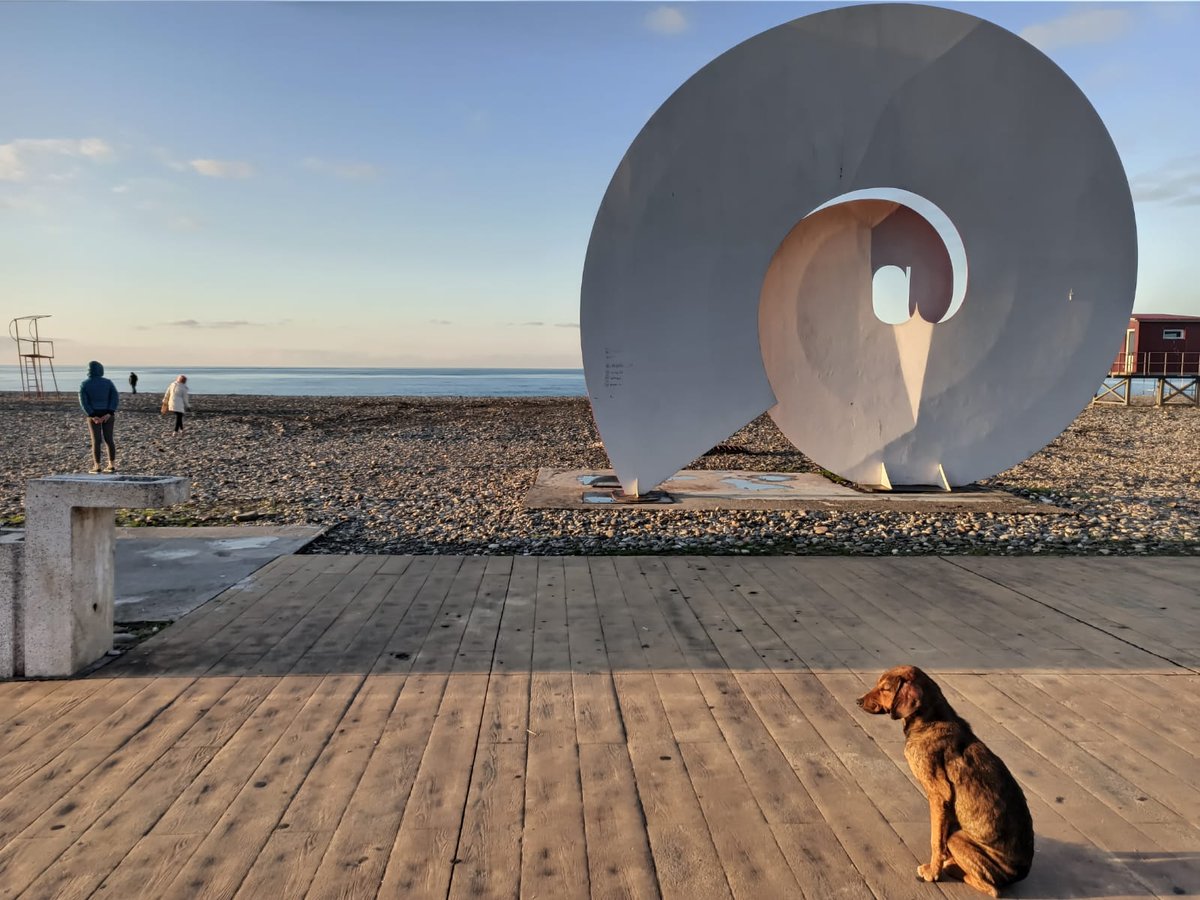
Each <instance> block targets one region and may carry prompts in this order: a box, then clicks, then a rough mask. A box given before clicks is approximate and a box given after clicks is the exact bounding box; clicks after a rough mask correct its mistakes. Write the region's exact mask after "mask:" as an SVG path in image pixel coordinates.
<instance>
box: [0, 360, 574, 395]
mask: <svg viewBox="0 0 1200 900" xmlns="http://www.w3.org/2000/svg"><path fill="white" fill-rule="evenodd" d="M104 370H105V371H104V374H105V375H106V376H108V377H109V378H111V379H112V380H113V383H114V384H116V386H117V389H118V390H119V391H121V393H126V392H128V391H129V373H130V372H137V375H138V392H139V393H141V392H146V393H162V392H163V391H165V390H166V389H167V385H168V384H170V383H171V382H172V381H174V380H175V376H177V375H179V374H180V373H181V372H182V374H184V375H187V377H188V387H190V388H191V389H192V393H193V394H266V395H275V396H285V397H288V396H290V397H298V396H314V397H582V396H585V395H586V394H587V390H586V388H585V386H584V381H583V369H358V368H345V369H334V368H282V369H277V368H265V367H240V366H195V367H191V368H187V369H167V368H162V367H160V366H137V365H134V366H109V365H106V366H105V367H104ZM55 373H56V376H57V380H58V389H59V390H60V391H67V392H71V393H74V392H75V391H76V390H78V388H79V382H80V381H81V380H82V379H83V378H84V377H85V375H86V370H85V367H83V366H55ZM42 375H43V387H44V388H45V389H47V390H51V389H53V383H52V382H51V379H50V372H49V370H48V369H43V373H42ZM19 390H21V373H20V369H19V368H18V367H17V366H12V365H9V366H0V391H19Z"/></svg>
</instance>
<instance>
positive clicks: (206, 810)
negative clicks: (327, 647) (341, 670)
mask: <svg viewBox="0 0 1200 900" xmlns="http://www.w3.org/2000/svg"><path fill="white" fill-rule="evenodd" d="M321 681H322V679H321V678H320V677H318V676H313V675H302V676H297V675H293V676H290V677H288V678H283V679H280V680H279V681H278V682H277V683H276V686H275V688H274V689H273V690H272V691H271V693H270V694H268V695H267V697H266V699H264V700H263V701H262V702H261V703H260V704H258V706H257V707H256V708H255V709H254V711H253V712H252V713H251V714H250V716H249V717H248V718H247V719H246V720H245V721H244V722H243V723H242V725H241V727H240V728H238V730H237V732H236V733H235V734H234V735H233V736H232V737H230V738H229V739H228V741H227V742H226V743H225V745H224V746H223V747H222V748H221V750H220V751H219V752H218V753H217V755H216V756H215V757H213V761H212V762H211V763H210V764H209V765H208V766H207V767H205V769H204V770H203V771H202V772H201V773H200V775H199V776H197V778H196V779H195V780H194V781H193V782H192V783H191V784H189V785H188V786H187V788H186V789H185V790H184V791H183V792H182V793H181V794H180V795H179V796H178V797H177V798H176V799H175V801H174V802H173V803H172V804H171V805H170V807H168V808H167V811H166V812H165V813H164V814H163V816H162V818H161V819H159V820H158V822H157V823H156V824H155V826H154V829H153V832H152V833H153V834H200V835H205V834H208V833H209V832H210V831H212V829H213V828H214V827H215V826H216V824H217V821H218V820H219V819H220V818H221V815H222V814H223V813H224V812H225V810H226V809H228V807H229V805H230V804H231V803H232V802H233V800H234V798H235V797H236V796H237V795H238V793H239V792H240V791H241V790H242V788H243V787H244V786H245V785H246V784H247V782H249V781H250V778H251V776H252V775H253V774H254V770H255V769H256V768H257V767H258V765H259V763H261V762H262V761H263V759H264V758H265V757H266V756H267V754H268V753H269V752H270V751H271V749H272V748H273V747H274V746H275V744H276V742H277V741H278V740H279V738H280V736H281V735H282V734H283V733H284V732H285V731H286V730H287V729H288V727H289V726H290V725H291V724H292V722H293V721H294V720H295V718H296V715H297V714H298V713H299V712H300V710H301V709H302V708H303V707H304V705H305V704H306V703H307V702H308V700H309V698H310V697H311V696H312V694H313V692H314V691H315V690H316V689H317V687H318V686H319V685H320V684H321Z"/></svg>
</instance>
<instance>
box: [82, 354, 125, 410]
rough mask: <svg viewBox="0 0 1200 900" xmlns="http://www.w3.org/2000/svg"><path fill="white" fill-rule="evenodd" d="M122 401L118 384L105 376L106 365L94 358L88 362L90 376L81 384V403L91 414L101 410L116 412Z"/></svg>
mask: <svg viewBox="0 0 1200 900" xmlns="http://www.w3.org/2000/svg"><path fill="white" fill-rule="evenodd" d="M120 402H121V399H120V397H118V396H117V386H116V385H115V384H113V383H112V382H111V381H109V380H108V379H107V378H105V377H104V366H102V365H100V363H98V362H96V361H95V360H92V361H91V362H90V363H88V377H87V379H86V380H84V381H82V382H80V384H79V405H80V406H82V407H83V411H84V412H85V413H87V414H88V415H89V416H94V415H96V414H97V413H101V412H116V411H117V404H118V403H120Z"/></svg>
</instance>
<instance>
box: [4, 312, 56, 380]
mask: <svg viewBox="0 0 1200 900" xmlns="http://www.w3.org/2000/svg"><path fill="white" fill-rule="evenodd" d="M48 318H50V317H49V316H18V317H17V318H15V319H13V320H12V321H11V322H9V323H8V336H9V337H11V338H12V339H13V340H14V341H16V342H17V364H18V365H19V366H20V368H21V393H23V394H25V395H26V396H33V397H40V396H42V395H43V394H44V393H46V391H45V381H44V378H43V366H44V367H45V368H48V369H49V370H50V382H51V383H52V384H53V385H54V393H56V394H57V393H58V376H57V375H55V374H54V341H51V340H49V339H47V338H44V337H42V336H41V335H40V333H39V332H38V320H39V319H48Z"/></svg>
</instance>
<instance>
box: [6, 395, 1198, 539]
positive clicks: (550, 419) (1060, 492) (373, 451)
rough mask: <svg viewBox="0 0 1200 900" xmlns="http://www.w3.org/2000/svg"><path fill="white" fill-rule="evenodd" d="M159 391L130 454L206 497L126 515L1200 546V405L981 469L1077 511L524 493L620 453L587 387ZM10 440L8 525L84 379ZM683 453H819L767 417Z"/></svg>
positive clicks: (502, 532) (712, 463)
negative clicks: (694, 506) (546, 393)
mask: <svg viewBox="0 0 1200 900" xmlns="http://www.w3.org/2000/svg"><path fill="white" fill-rule="evenodd" d="M159 399H160V398H159V396H158V394H157V393H156V392H151V393H146V392H143V393H139V394H137V395H131V394H128V393H122V395H121V409H120V411H119V413H118V419H117V430H116V440H117V446H118V467H119V470H120V471H122V472H145V473H147V474H179V475H187V476H189V477H191V478H192V480H193V499H192V500H191V501H189V502H188V503H187V504H184V505H182V506H180V507H177V508H175V509H171V510H161V511H146V512H145V514H143V512H142V511H137V512H135V513H123V514H122V515H121V516H120V519H121V524H143V525H149V524H152V525H227V524H234V523H239V522H246V521H255V522H262V523H268V522H269V523H273V524H319V525H327V526H331V527H330V531H329V532H328V533H327V534H326V535H325V536H324V537H322V538H320V539H319V540H318V541H317V542H316V543H315V544H314V545H312V546H311V547H310V548H308V550H306V551H305V552H308V553H464V554H513V553H516V554H522V553H532V554H546V555H559V554H569V555H574V554H581V553H587V554H611V553H662V552H669V553H713V554H723V553H777V554H792V553H801V554H851V555H870V556H891V555H913V554H963V553H966V554H978V553H982V554H997V555H1013V554H1018V553H1043V554H1069V555H1089V554H1100V555H1115V554H1136V555H1155V554H1187V555H1197V554H1200V465H1197V463H1196V461H1195V457H1194V453H1193V452H1192V451H1191V450H1190V449H1189V448H1195V447H1197V446H1200V409H1196V408H1194V407H1167V408H1157V407H1153V406H1138V405H1135V406H1131V407H1089V408H1087V409H1085V410H1084V411H1083V412H1082V413H1081V414H1080V416H1079V417H1078V418H1077V419H1076V421H1075V422H1074V423H1073V424H1072V425H1071V426H1070V427H1069V428H1068V429H1067V430H1066V431H1065V432H1064V433H1063V434H1062V435H1061V436H1060V437H1058V438H1057V439H1055V441H1053V442H1052V443H1051V444H1050V445H1049V446H1048V447H1046V448H1045V449H1043V450H1041V451H1039V452H1038V453H1037V454H1035V455H1034V456H1033V457H1031V458H1030V459H1029V460H1027V461H1025V462H1023V463H1021V464H1020V465H1018V466H1015V467H1013V468H1012V469H1010V470H1008V471H1007V472H1004V473H1002V474H1001V475H998V476H996V477H995V478H992V479H988V480H987V481H985V482H982V484H985V485H987V486H989V487H994V488H998V489H1001V490H1005V491H1009V492H1011V493H1014V494H1017V495H1018V496H1022V497H1025V498H1027V499H1032V500H1035V501H1038V500H1041V501H1043V502H1046V503H1049V504H1053V505H1054V506H1057V507H1059V508H1063V509H1067V510H1069V514H1067V515H1062V514H1049V515H1038V514H1036V513H1015V514H1000V513H982V512H972V511H970V510H965V509H959V510H953V511H918V512H913V511H909V510H904V511H896V510H886V511H878V510H872V511H870V512H859V511H846V510H836V511H826V510H821V511H816V510H812V511H797V510H769V511H768V510H740V511H733V510H720V511H717V510H679V509H670V508H662V507H659V508H636V509H630V508H628V507H622V508H619V509H613V508H611V507H600V508H595V509H585V510H527V509H525V508H524V506H523V503H524V497H525V493H526V491H527V490H528V488H529V487H530V486H531V485H532V483H533V480H534V478H535V477H536V474H537V470H538V468H539V467H542V466H553V467H561V468H590V469H600V468H606V467H607V466H608V460H607V456H606V455H605V453H604V450H603V447H602V446H601V445H600V443H599V436H598V435H597V433H596V429H595V425H594V423H593V422H592V418H591V409H590V406H589V404H588V401H587V399H586V398H584V397H442V398H437V397H324V396H320V397H312V396H301V395H285V396H280V395H251V394H227V395H201V396H197V397H195V407H196V410H195V414H193V415H189V416H188V418H187V422H186V430H185V432H184V434H183V436H182V437H181V438H173V437H172V436H171V434H170V431H169V422H170V417H164V416H161V415H159V413H158V404H159ZM0 412H2V413H3V414H4V415H6V416H7V417H8V419H9V428H8V431H9V434H10V435H12V443H13V445H14V446H13V451H12V452H10V453H8V454H6V459H5V461H4V463H3V465H0V525H13V524H18V523H19V521H20V517H21V515H22V499H23V493H24V481H25V479H27V478H32V477H37V476H40V475H46V474H50V473H53V472H71V471H75V472H79V471H86V470H87V468H88V467H89V466H90V464H91V459H90V451H89V442H88V437H87V432H86V428H85V427H84V422H83V414H82V412H80V411H79V410H78V407H77V404H76V402H75V398H74V395H73V393H67V394H64V395H62V396H60V397H57V398H56V397H44V398H23V397H21V396H20V395H19V394H16V393H14V392H0ZM689 468H704V469H748V470H757V471H782V472H813V471H819V469H818V467H816V466H815V465H814V464H813V463H812V462H811V461H810V460H808V459H807V458H806V457H804V456H803V454H801V453H800V452H799V451H797V450H796V449H795V448H793V447H792V446H791V444H790V443H788V442H787V440H786V439H785V438H783V436H782V435H781V434H779V432H778V430H777V429H775V427H774V424H773V423H772V422H771V421H770V419H769V418H768V417H766V416H763V417H760V418H759V419H758V420H756V421H755V422H753V423H751V424H750V425H748V426H746V427H745V428H743V429H741V430H740V431H739V432H738V433H737V434H735V435H733V436H731V437H730V438H728V439H726V440H725V441H722V442H721V443H720V444H719V445H718V446H717V448H715V449H714V451H710V453H709V454H707V455H705V456H703V457H701V458H700V459H698V460H696V461H695V462H694V463H693V464H692V465H691V466H689Z"/></svg>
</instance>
